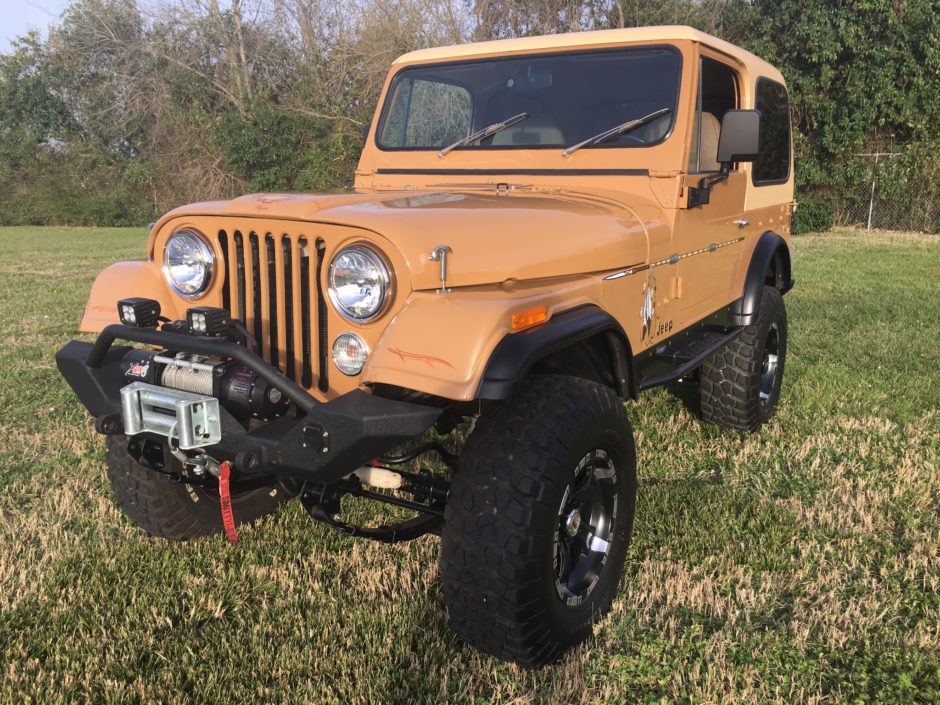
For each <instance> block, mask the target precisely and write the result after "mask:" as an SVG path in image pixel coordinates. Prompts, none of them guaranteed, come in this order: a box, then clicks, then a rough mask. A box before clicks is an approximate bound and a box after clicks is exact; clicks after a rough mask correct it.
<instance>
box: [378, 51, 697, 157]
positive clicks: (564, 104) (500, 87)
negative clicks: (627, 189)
mask: <svg viewBox="0 0 940 705" xmlns="http://www.w3.org/2000/svg"><path fill="white" fill-rule="evenodd" d="M680 68H681V57H680V55H679V52H678V51H677V50H675V49H673V48H670V47H642V48H635V49H617V50H615V51H602V52H591V53H578V54H547V55H541V56H536V57H533V56H526V57H518V58H501V59H491V60H485V61H464V62H460V63H453V64H445V65H436V66H416V67H414V68H407V69H404V70H402V71H400V72H399V73H398V74H397V75H396V76H395V79H394V80H393V82H392V85H391V87H390V88H389V91H388V98H387V99H386V102H385V107H384V109H383V113H382V121H381V124H380V125H379V130H378V133H377V134H378V145H379V147H381V148H382V149H416V150H419V149H436V150H440V149H443V148H444V147H447V146H450V145H453V144H454V143H457V142H460V141H462V140H466V138H467V137H468V136H470V135H472V134H473V133H475V132H477V131H479V130H482V129H484V128H486V127H487V126H490V125H493V124H495V123H498V122H500V121H503V120H506V119H507V118H508V117H510V116H514V115H519V114H521V113H525V114H526V115H527V117H526V119H525V120H521V121H518V122H517V123H515V124H513V125H510V126H508V127H505V128H504V129H500V130H498V131H496V132H495V133H492V134H489V135H488V136H487V137H485V138H484V139H480V140H475V141H472V142H467V143H466V144H461V146H460V149H461V150H465V149H467V150H473V149H539V148H563V147H567V146H569V145H572V144H577V143H578V142H581V141H583V140H587V139H589V138H590V137H593V136H595V135H597V134H598V133H601V132H603V131H605V130H608V129H610V128H612V127H614V126H616V125H620V124H622V123H624V122H627V121H629V120H635V119H638V118H642V117H644V116H648V115H650V114H651V113H655V112H656V111H663V110H668V112H664V113H663V114H662V115H661V116H660V117H658V118H657V119H655V120H652V121H650V122H649V123H646V124H644V125H642V126H641V127H639V128H637V129H635V130H631V131H629V132H626V133H624V134H621V135H616V136H612V137H611V138H610V139H608V140H605V141H603V142H602V143H598V144H596V145H590V146H585V149H603V148H608V147H644V146H649V145H653V144H658V143H659V142H662V141H663V140H664V139H665V138H666V137H667V136H668V135H669V132H670V130H671V129H672V121H673V115H674V114H675V108H676V100H677V97H678V92H679V73H680Z"/></svg>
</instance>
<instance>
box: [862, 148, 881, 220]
mask: <svg viewBox="0 0 940 705" xmlns="http://www.w3.org/2000/svg"><path fill="white" fill-rule="evenodd" d="M880 156H881V152H875V162H874V164H873V165H872V168H871V197H870V198H869V199H868V227H866V228H865V229H866V230H871V212H872V211H873V210H874V208H875V181H876V180H877V179H878V158H879V157H880Z"/></svg>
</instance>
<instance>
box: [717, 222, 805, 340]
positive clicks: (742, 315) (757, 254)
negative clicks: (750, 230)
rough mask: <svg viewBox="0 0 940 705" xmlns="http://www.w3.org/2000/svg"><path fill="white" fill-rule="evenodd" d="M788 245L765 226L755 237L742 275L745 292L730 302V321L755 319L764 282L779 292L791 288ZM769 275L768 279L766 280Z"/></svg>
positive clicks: (748, 322) (744, 322)
mask: <svg viewBox="0 0 940 705" xmlns="http://www.w3.org/2000/svg"><path fill="white" fill-rule="evenodd" d="M791 271H792V266H791V259H790V247H789V245H787V241H786V240H784V239H783V238H782V237H780V236H779V235H778V234H777V233H775V232H773V231H771V230H767V231H765V232H764V233H763V234H762V235H761V236H760V237H759V238H758V239H757V245H756V246H755V247H754V252H753V253H752V254H751V262H750V264H749V265H748V268H747V274H746V275H745V277H744V292H743V294H742V296H741V298H740V299H738V300H737V301H735V302H734V303H733V304H731V307H730V309H729V313H730V315H731V322H732V324H733V325H737V326H749V325H751V324H752V323H754V321H755V320H756V319H757V312H758V310H759V309H760V299H761V294H762V293H763V291H764V285H765V284H768V283H769V284H772V285H773V286H776V287H777V288H778V289H779V290H780V293H781V294H785V293H787V292H788V291H790V289H792V288H793V279H792V278H791V276H790V275H791ZM768 279H769V281H768Z"/></svg>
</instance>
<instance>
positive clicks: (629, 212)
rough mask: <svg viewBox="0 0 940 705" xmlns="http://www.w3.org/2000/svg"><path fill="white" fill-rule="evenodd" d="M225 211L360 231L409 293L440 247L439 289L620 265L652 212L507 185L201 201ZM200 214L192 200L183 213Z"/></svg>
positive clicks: (435, 271)
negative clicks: (393, 260) (394, 255)
mask: <svg viewBox="0 0 940 705" xmlns="http://www.w3.org/2000/svg"><path fill="white" fill-rule="evenodd" d="M201 205H203V206H212V207H213V208H212V210H215V212H216V213H218V211H219V210H221V211H222V214H224V215H230V216H249V217H250V216H255V217H259V216H261V217H265V218H289V219H293V220H311V221H318V222H324V223H331V224H335V225H346V226H352V227H357V228H363V229H366V230H369V231H372V232H373V233H376V234H377V235H379V236H381V238H385V239H387V240H389V241H390V242H391V243H392V244H393V245H394V246H395V247H396V248H397V249H398V250H399V251H400V252H401V254H402V255H403V257H404V259H405V260H406V262H407V264H408V267H409V270H410V276H411V281H412V287H413V288H414V289H419V290H420V289H437V288H440V265H439V264H438V263H437V262H432V261H429V259H428V255H429V254H430V253H431V251H433V250H434V249H435V248H436V247H438V246H441V245H446V246H448V247H450V249H451V253H450V254H449V255H448V258H447V285H448V286H449V287H455V286H471V285H480V284H497V283H502V282H505V281H507V280H517V281H525V280H532V279H542V278H546V277H558V276H567V275H576V274H585V273H589V272H599V271H604V270H610V269H616V268H620V267H627V266H630V265H633V264H637V263H639V262H644V261H646V259H647V255H648V241H647V227H648V226H649V225H655V226H659V224H660V222H659V221H660V219H661V215H660V214H659V212H658V208H656V209H653V208H651V207H649V206H646V207H643V208H640V209H638V210H639V211H640V212H643V213H644V214H647V213H649V214H650V215H651V216H652V217H651V218H650V219H649V220H648V221H647V222H646V223H644V222H643V221H641V219H640V218H639V217H638V216H637V210H636V209H633V208H629V207H627V206H625V205H623V204H620V203H618V202H616V201H614V200H611V199H608V198H604V197H600V196H597V195H593V194H591V195H589V194H576V193H572V192H560V191H551V192H546V191H536V190H529V189H510V190H509V191H508V192H503V193H500V194H497V192H496V190H495V189H494V187H492V186H491V187H488V188H486V189H480V188H479V187H476V189H473V188H468V189H466V190H461V189H456V188H455V189H453V190H446V191H444V190H435V191H397V192H381V193H346V194H319V195H301V194H274V195H264V194H259V195H251V196H243V197H241V198H237V199H235V200H233V201H230V202H227V203H213V204H201ZM185 210H186V211H188V212H190V213H192V212H193V211H202V212H204V209H200V208H199V207H198V205H197V206H191V207H189V208H186V209H185Z"/></svg>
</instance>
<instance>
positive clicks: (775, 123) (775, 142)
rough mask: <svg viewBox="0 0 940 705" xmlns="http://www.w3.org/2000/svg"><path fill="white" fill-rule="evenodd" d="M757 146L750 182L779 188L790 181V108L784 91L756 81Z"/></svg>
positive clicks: (774, 84) (785, 90)
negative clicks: (758, 115) (773, 185)
mask: <svg viewBox="0 0 940 705" xmlns="http://www.w3.org/2000/svg"><path fill="white" fill-rule="evenodd" d="M755 107H756V108H757V109H758V110H759V111H760V142H759V145H760V146H759V148H758V153H757V159H756V160H755V161H754V169H753V172H752V174H753V176H752V179H753V180H754V184H755V185H756V186H765V185H768V184H779V183H782V182H784V181H786V180H787V179H788V178H789V177H790V104H789V101H788V100H787V89H786V88H784V87H783V86H782V85H780V84H779V83H777V82H776V81H771V80H770V79H767V78H761V79H758V81H757V105H756V106H755Z"/></svg>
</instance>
